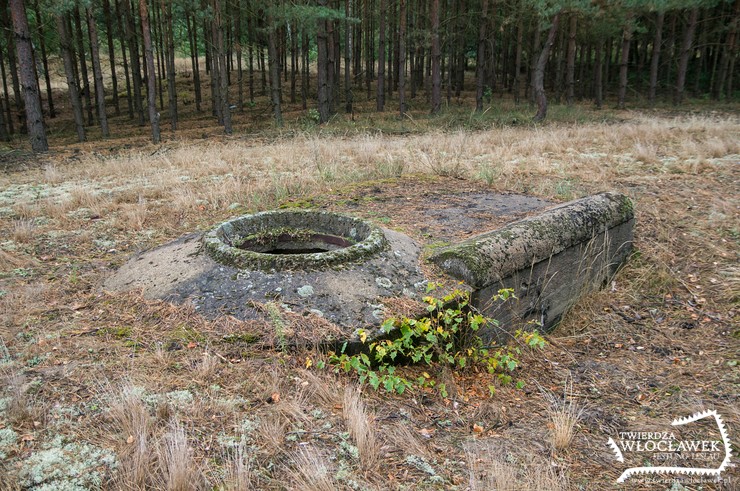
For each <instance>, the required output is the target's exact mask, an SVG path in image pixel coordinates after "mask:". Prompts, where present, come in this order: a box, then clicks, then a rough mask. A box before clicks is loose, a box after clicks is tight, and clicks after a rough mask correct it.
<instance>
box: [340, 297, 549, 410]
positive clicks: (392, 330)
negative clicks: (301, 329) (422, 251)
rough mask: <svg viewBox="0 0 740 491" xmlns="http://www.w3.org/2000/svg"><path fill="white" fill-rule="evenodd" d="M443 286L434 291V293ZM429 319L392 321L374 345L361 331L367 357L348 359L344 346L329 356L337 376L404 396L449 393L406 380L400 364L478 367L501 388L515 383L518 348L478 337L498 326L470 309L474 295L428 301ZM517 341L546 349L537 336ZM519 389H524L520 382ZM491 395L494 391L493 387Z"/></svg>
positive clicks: (427, 378) (426, 379)
mask: <svg viewBox="0 0 740 491" xmlns="http://www.w3.org/2000/svg"><path fill="white" fill-rule="evenodd" d="M437 286H438V285H432V286H431V287H430V289H429V291H431V290H433V289H435V288H436V287H437ZM512 295H513V291H512V290H510V289H503V290H499V292H498V294H497V295H496V298H495V300H501V301H506V300H507V299H509V298H511V297H512ZM424 302H425V303H426V304H427V315H425V316H423V317H421V318H416V319H410V318H405V317H404V318H402V319H400V320H399V319H387V320H386V321H385V322H384V323H383V324H382V326H381V327H382V329H383V331H384V332H385V333H386V334H387V335H388V337H386V338H385V339H379V340H373V341H371V342H369V343H367V341H368V336H367V332H366V331H362V330H361V331H360V332H359V335H360V340H361V341H362V343H363V344H365V345H366V349H365V350H363V352H361V353H359V354H356V355H348V354H347V353H346V352H345V351H346V348H347V344H346V343H345V344H344V346H343V347H342V349H341V351H340V353H339V354H337V353H330V356H329V363H330V364H331V365H333V366H334V367H335V371H336V372H345V373H349V372H354V373H355V374H357V375H358V377H359V381H360V383H367V384H369V385H370V386H371V387H373V388H374V389H376V390H378V389H380V388H381V387H382V388H383V389H385V390H386V391H387V392H396V393H398V394H403V393H404V392H405V391H406V390H407V389H412V388H414V387H433V388H435V389H436V390H437V391H438V392H439V393H440V395H442V396H443V397H446V396H447V388H446V386H445V384H444V383H440V382H439V381H438V380H436V378H435V377H433V376H432V375H430V374H429V373H428V372H426V371H424V372H423V373H422V374H421V375H419V376H418V377H416V378H415V379H407V378H406V377H404V376H403V375H401V374H400V373H399V372H398V371H397V369H396V364H398V363H410V364H417V365H425V366H430V367H438V368H442V367H447V368H450V369H453V370H455V369H461V368H465V367H468V366H471V365H477V366H480V367H483V368H484V369H486V370H487V371H488V372H489V373H490V374H492V375H494V376H496V377H497V378H498V380H499V381H500V382H501V383H502V384H508V383H511V382H512V375H511V374H512V372H514V370H516V368H517V367H518V366H519V360H518V356H519V355H520V354H521V350H520V348H519V347H518V346H496V345H495V344H487V343H485V342H484V340H483V338H481V336H480V335H479V331H480V329H481V328H484V327H486V326H498V322H497V321H496V320H494V319H490V318H487V317H484V316H483V315H481V314H480V313H479V312H477V311H476V310H475V309H474V308H473V307H472V306H471V305H470V294H469V293H468V292H465V291H462V290H459V289H456V290H454V291H452V292H451V293H449V294H448V295H445V296H442V297H441V298H437V297H433V296H427V297H425V298H424ZM515 337H516V338H517V339H518V340H520V341H522V342H523V343H524V344H525V345H527V346H529V347H531V348H533V349H534V348H537V349H541V348H543V347H544V346H545V340H544V339H543V338H542V336H540V335H539V333H538V332H537V331H532V332H529V331H517V332H516V334H515ZM517 386H518V387H522V386H523V383H521V382H518V383H517ZM489 391H490V392H491V394H493V392H494V391H495V388H494V386H493V385H489Z"/></svg>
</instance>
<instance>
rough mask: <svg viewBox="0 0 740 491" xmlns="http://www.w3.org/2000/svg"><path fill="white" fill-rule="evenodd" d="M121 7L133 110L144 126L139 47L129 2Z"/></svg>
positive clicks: (124, 0)
mask: <svg viewBox="0 0 740 491" xmlns="http://www.w3.org/2000/svg"><path fill="white" fill-rule="evenodd" d="M121 5H123V11H124V15H125V16H126V33H127V39H126V44H128V49H129V61H130V62H131V63H130V64H131V79H132V80H133V85H134V110H135V111H136V113H137V114H138V116H139V126H144V107H143V104H142V101H141V85H142V82H141V65H140V64H139V47H138V43H137V41H136V25H135V23H134V15H133V12H132V11H131V5H129V0H121Z"/></svg>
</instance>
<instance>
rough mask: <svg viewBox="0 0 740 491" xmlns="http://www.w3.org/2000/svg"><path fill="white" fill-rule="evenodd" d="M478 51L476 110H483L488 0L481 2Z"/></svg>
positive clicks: (476, 59)
mask: <svg viewBox="0 0 740 491" xmlns="http://www.w3.org/2000/svg"><path fill="white" fill-rule="evenodd" d="M478 22H479V24H478V52H477V53H476V58H475V110H476V111H478V112H481V111H483V92H484V90H485V81H484V78H485V74H486V72H485V69H484V64H485V59H486V27H487V24H488V0H482V2H481V16H480V19H478Z"/></svg>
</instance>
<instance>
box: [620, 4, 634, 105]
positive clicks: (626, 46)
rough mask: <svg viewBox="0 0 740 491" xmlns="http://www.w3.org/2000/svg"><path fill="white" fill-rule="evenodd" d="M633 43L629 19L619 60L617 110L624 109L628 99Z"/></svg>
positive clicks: (623, 34)
mask: <svg viewBox="0 0 740 491" xmlns="http://www.w3.org/2000/svg"><path fill="white" fill-rule="evenodd" d="M631 43H632V19H631V18H630V19H627V23H626V24H625V26H624V30H623V32H622V53H621V56H620V58H619V95H618V99H617V108H619V109H624V105H625V99H626V98H627V69H628V67H629V55H630V45H631Z"/></svg>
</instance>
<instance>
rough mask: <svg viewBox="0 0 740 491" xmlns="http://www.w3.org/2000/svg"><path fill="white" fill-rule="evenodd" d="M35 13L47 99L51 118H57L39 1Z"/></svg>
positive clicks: (35, 4)
mask: <svg viewBox="0 0 740 491" xmlns="http://www.w3.org/2000/svg"><path fill="white" fill-rule="evenodd" d="M34 11H35V13H36V31H37V32H38V35H39V49H40V50H41V62H42V63H43V65H44V82H46V99H47V104H48V105H49V117H50V118H55V117H56V111H55V110H54V97H53V94H52V91H51V76H50V74H49V60H48V57H47V56H46V39H45V37H44V27H43V20H42V17H41V9H40V8H39V0H35V2H34Z"/></svg>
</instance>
